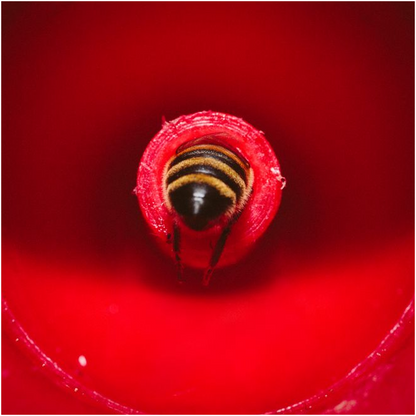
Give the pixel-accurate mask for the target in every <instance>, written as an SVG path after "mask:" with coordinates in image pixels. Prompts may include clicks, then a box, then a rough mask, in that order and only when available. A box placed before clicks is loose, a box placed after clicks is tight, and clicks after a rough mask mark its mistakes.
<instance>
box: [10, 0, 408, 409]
mask: <svg viewBox="0 0 416 416" xmlns="http://www.w3.org/2000/svg"><path fill="white" fill-rule="evenodd" d="M2 10H3V31H2V37H3V43H2V58H3V79H2V88H3V102H2V104H3V113H2V120H3V126H2V127H3V145H2V146H3V147H2V151H3V181H2V185H3V235H2V237H3V249H2V251H3V264H2V268H3V281H2V286H3V287H2V289H3V296H4V298H5V299H6V300H7V302H8V307H9V308H10V310H11V311H12V312H13V314H14V316H15V318H16V319H17V321H18V322H20V324H21V325H22V327H23V328H24V330H25V331H26V332H27V334H28V335H29V336H30V337H31V339H33V341H34V342H35V343H36V345H37V346H38V347H39V348H40V351H41V352H42V353H45V354H46V355H47V356H48V357H50V358H51V362H50V363H56V364H57V365H58V366H59V368H61V369H62V370H63V371H65V374H67V375H68V376H71V377H72V378H71V380H74V382H76V383H78V384H77V385H79V386H80V390H78V392H82V393H83V394H84V393H85V392H92V391H97V392H98V393H99V394H100V395H101V396H100V397H104V398H109V399H111V400H114V401H115V402H118V403H120V404H122V405H124V406H129V407H131V408H133V409H138V410H141V411H145V412H151V413H165V412H169V413H176V412H191V413H192V412H196V413H204V412H213V413H216V412H219V413H230V412H232V413H239V412H242V413H250V412H254V413H260V412H266V411H274V410H276V409H280V408H286V407H287V406H290V405H293V404H295V403H297V402H299V401H302V400H305V399H308V398H311V397H313V396H314V395H316V394H319V393H320V392H321V391H322V389H327V388H330V387H331V386H332V385H333V384H334V383H336V382H340V381H342V380H343V379H344V378H345V376H346V375H347V374H348V373H349V372H350V370H351V369H352V368H354V367H355V366H357V365H359V364H360V363H362V362H363V360H365V359H366V357H367V356H368V355H369V354H370V353H371V352H372V351H374V350H375V349H376V348H378V346H379V345H380V342H381V341H382V340H383V339H384V338H385V336H386V335H387V334H388V333H389V331H390V329H391V328H392V327H393V326H394V325H395V324H396V323H397V321H398V320H399V318H400V317H401V316H402V314H403V311H404V310H405V308H406V307H407V305H408V304H409V302H410V301H411V299H412V297H413V292H414V285H413V275H414V267H413V266H414V263H413V257H414V243H413V235H414V233H413V225H414V222H413V215H414V204H413V201H414V192H413V189H414V180H413V173H414V163H413V157H414V145H413V115H414V108H413V46H414V45H413V39H414V37H413V4H411V3H270V4H269V3H268V4H264V3H261V4H251V3H249V4H227V3H225V4H219V3H211V4H171V3H169V4H156V3H155V4H150V3H105V4H104V3H101V4H97V3H3V4H2ZM208 109H212V110H215V111H220V112H224V113H229V114H234V115H236V116H239V117H241V118H243V119H245V120H247V121H248V122H249V123H251V124H253V125H254V126H256V127H258V128H259V129H261V130H263V131H264V132H265V134H266V137H267V138H268V140H269V141H270V143H271V145H272V147H273V148H274V150H275V151H276V154H278V155H279V160H280V162H281V165H282V170H283V172H284V175H285V177H286V178H287V180H288V186H287V188H286V189H285V193H284V198H283V199H282V205H281V207H280V210H279V214H278V216H277V217H276V219H275V221H273V223H272V224H271V226H270V228H269V229H268V231H267V232H266V233H265V235H264V236H263V238H262V239H261V240H260V241H259V243H258V245H257V246H256V247H255V249H254V250H253V252H252V253H251V254H250V255H249V256H247V257H246V258H245V259H244V260H243V261H241V262H240V263H238V264H237V265H235V266H231V267H227V268H224V269H221V270H218V271H217V272H216V275H215V279H213V280H212V282H211V284H210V286H209V287H208V288H201V287H200V284H199V279H198V278H197V277H195V283H193V279H190V283H188V285H186V286H184V287H177V285H176V279H175V271H174V265H172V263H171V261H170V259H168V258H166V257H165V256H164V255H163V254H161V252H160V250H159V248H158V247H157V246H156V245H155V244H154V243H153V240H152V238H151V236H150V235H149V232H148V230H147V228H146V225H145V223H144V221H143V219H142V218H141V216H140V213H139V209H138V207H137V201H136V198H135V196H134V195H132V190H133V188H134V187H135V176H136V169H137V165H138V162H139V159H140V157H141V155H142V153H143V151H144V149H145V147H146V145H147V144H148V142H149V140H150V139H151V137H153V136H154V135H155V133H156V132H157V131H158V130H159V129H160V125H161V116H162V115H164V116H165V117H166V119H167V120H171V119H173V118H175V117H178V116H180V115H181V114H190V113H194V112H197V111H202V110H208ZM198 277H199V273H198ZM5 317H6V322H7V325H4V329H5V331H6V335H5V336H4V345H5V346H6V347H4V348H3V360H2V366H3V386H2V388H3V396H2V401H3V403H2V405H3V408H2V411H3V413H17V412H19V411H24V412H26V413H41V412H47V411H50V412H60V413H68V412H69V413H71V412H73V413H84V412H85V413H93V412H94V410H93V407H91V406H92V404H91V402H90V401H89V399H88V398H87V395H83V396H82V398H80V396H81V395H80V394H78V392H73V394H69V393H67V392H65V391H62V390H61V387H62V386H61V382H60V381H59V380H60V379H59V377H55V376H54V374H55V373H54V372H53V371H52V370H50V369H49V367H47V371H45V375H44V376H42V375H41V373H42V371H41V369H42V367H40V362H39V361H37V360H35V361H33V362H34V367H35V369H36V372H33V371H32V370H31V367H30V364H29V363H30V362H31V361H30V360H29V356H30V353H28V352H27V350H26V349H25V348H24V347H22V348H21V349H19V348H17V345H18V344H19V341H17V342H16V341H15V338H14V335H15V332H13V330H15V329H16V327H15V326H13V325H10V322H9V320H8V317H9V315H5ZM407 318H409V317H407ZM403 326H404V327H405V329H406V328H407V329H406V330H404V332H403V334H402V335H400V336H399V337H398V339H397V340H396V341H395V342H393V343H392V344H389V348H388V351H387V352H386V353H385V354H384V352H383V354H382V356H381V358H379V359H378V358H377V359H376V361H375V362H374V365H373V367H372V368H371V369H368V371H367V372H364V373H363V374H362V376H361V378H360V380H361V381H359V380H356V381H354V383H353V384H352V385H351V384H349V385H345V386H344V387H343V388H342V389H341V392H340V393H339V395H338V396H336V398H334V400H335V399H336V400H335V402H333V403H329V404H325V400H324V399H322V398H321V399H320V400H321V403H318V404H315V405H314V407H312V408H311V409H309V408H308V409H304V410H305V411H309V412H320V411H323V407H325V406H326V405H328V406H329V408H332V409H335V408H336V409H338V410H337V411H340V412H344V413H345V412H346V413H353V412H354V411H355V410H354V409H356V410H357V409H358V410H357V412H360V410H361V411H363V412H366V413H372V412H373V413H381V412H384V411H386V412H389V413H411V412H413V411H414V406H413V389H412V383H413V364H412V357H413V346H412V344H411V343H410V342H409V341H406V340H408V339H409V338H407V335H406V336H405V333H407V331H411V330H412V323H411V320H410V318H409V319H406V322H405V323H403ZM13 328H14V329H13ZM410 337H411V335H410ZM15 344H17V345H16V346H13V345H15ZM30 351H31V352H32V353H33V348H32V349H31V350H30ZM81 355H83V356H85V358H86V360H87V365H86V366H85V367H82V368H80V364H79V361H78V358H79V356H81ZM16 357H19V359H17V358H16ZM37 357H38V358H39V356H38V355H37ZM394 357H396V358H394ZM391 360H392V361H391ZM48 363H49V362H48ZM400 363H401V364H400ZM48 365H49V364H48ZM386 366H387V367H388V368H389V371H387V370H386V371H381V369H379V370H380V372H377V374H378V377H379V378H381V379H382V380H384V381H380V384H378V383H376V382H375V381H374V380H373V379H372V378H371V377H373V375H372V374H373V373H372V372H373V371H378V370H377V368H379V367H380V368H381V367H383V368H384V367H386ZM387 374H389V375H387ZM368 377H370V378H368ZM362 380H366V381H367V382H368V383H369V384H366V386H367V387H366V388H365V389H364V392H361V393H362V394H361V393H359V392H357V388H358V387H357V386H358V385H359V384H360V383H361V382H362ZM371 380H373V381H374V383H373V382H371ZM71 383H72V381H71ZM397 386H399V388H397ZM409 386H410V387H409ZM24 387H27V388H25V389H24V391H25V394H24V395H23V396H24V397H23V396H22V389H23V388H24ZM81 387H82V388H81ZM77 388H78V387H77ZM377 388H379V390H377ZM66 390H68V388H66ZM371 391H373V392H374V394H372V393H371ZM365 394H367V396H366V395H365ZM351 395H352V399H351ZM63 397H65V398H63ZM346 398H348V399H346ZM83 400H86V401H85V402H84V401H83ZM345 400H346V404H345V403H344V401H345ZM351 400H352V401H351ZM354 402H355V404H354V405H352V403H354ZM342 403H344V405H341V404H342ZM339 405H341V407H338V408H337V406H339ZM95 406H96V407H95V408H96V409H97V410H96V412H97V413H101V412H103V408H102V407H101V406H98V405H95ZM320 406H321V407H320ZM360 406H361V407H360ZM48 409H49V410H48ZM287 410H288V409H287Z"/></svg>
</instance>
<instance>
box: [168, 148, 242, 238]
mask: <svg viewBox="0 0 416 416" xmlns="http://www.w3.org/2000/svg"><path fill="white" fill-rule="evenodd" d="M249 169H250V168H249V167H248V166H247V165H246V164H244V162H243V161H241V160H240V159H239V158H238V156H237V155H235V154H234V153H232V152H231V151H229V150H228V149H225V148H223V147H221V146H216V145H211V144H202V145H196V146H192V147H189V148H187V149H186V150H184V151H183V152H180V153H179V154H178V155H177V156H176V157H175V158H174V159H173V160H172V161H171V162H170V164H169V165H168V168H167V172H166V176H165V184H166V188H167V189H166V190H167V196H168V198H169V201H170V203H171V205H172V207H173V208H174V210H175V211H176V212H177V213H178V214H179V215H180V216H181V217H182V218H183V219H184V221H185V223H186V224H187V225H188V226H189V227H190V228H193V229H195V230H202V229H204V228H205V227H206V226H207V225H208V223H209V222H210V221H212V220H215V219H216V218H218V217H220V216H221V215H222V214H225V213H226V212H227V211H228V212H229V213H230V215H231V214H232V213H233V212H235V211H236V209H237V206H239V205H238V204H239V203H240V201H242V203H244V201H245V198H246V197H247V194H248V189H249V186H250V185H248V182H249ZM240 206H241V205H240Z"/></svg>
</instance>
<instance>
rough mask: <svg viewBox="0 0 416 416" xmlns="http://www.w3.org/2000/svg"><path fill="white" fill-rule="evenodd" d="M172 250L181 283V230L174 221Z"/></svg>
mask: <svg viewBox="0 0 416 416" xmlns="http://www.w3.org/2000/svg"><path fill="white" fill-rule="evenodd" d="M173 252H174V254H175V262H176V268H177V271H178V282H179V283H183V281H184V279H183V266H182V261H181V255H180V254H181V232H180V228H179V226H178V224H177V223H176V221H174V222H173Z"/></svg>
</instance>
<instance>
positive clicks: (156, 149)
mask: <svg viewBox="0 0 416 416" xmlns="http://www.w3.org/2000/svg"><path fill="white" fill-rule="evenodd" d="M217 133H220V134H222V135H226V137H227V139H226V141H225V143H224V145H225V146H230V147H231V148H232V149H234V151H235V152H238V154H239V155H241V156H242V157H243V158H244V159H245V160H249V161H250V162H249V163H250V167H251V169H252V172H253V177H254V181H253V188H252V193H251V196H250V197H249V199H248V201H247V203H246V205H245V206H244V209H243V211H242V214H241V217H240V218H239V220H238V221H237V222H236V223H235V224H234V226H233V227H232V231H231V235H230V236H229V237H228V239H227V242H226V245H225V248H224V252H223V253H222V255H221V258H220V260H219V263H218V267H221V266H222V265H230V264H234V263H236V262H237V261H238V260H240V259H241V258H242V257H244V255H246V254H247V253H248V251H249V250H250V249H251V248H252V246H253V245H254V243H255V242H256V241H257V240H258V239H259V238H260V237H261V236H262V235H263V233H264V232H265V231H266V229H267V227H268V226H269V225H270V222H271V221H272V220H273V218H274V215H275V214H276V211H277V209H278V208H279V205H280V200H281V197H282V189H283V188H284V186H285V178H284V177H282V174H281V170H280V166H279V162H278V160H277V159H276V155H275V154H274V152H273V149H272V148H271V147H270V145H269V143H268V142H267V140H266V139H265V137H264V135H263V134H262V133H261V132H260V131H258V130H256V129H255V128H254V127H253V126H250V125H249V124H248V123H246V122H245V121H244V120H242V119H239V118H237V117H234V116H230V115H227V114H222V113H214V112H200V113H196V114H190V115H187V116H182V117H179V118H178V119H176V120H173V121H170V122H169V123H166V124H165V125H164V126H163V128H162V130H161V131H160V132H159V133H158V134H157V135H156V136H155V137H154V138H153V139H152V140H151V142H150V143H149V145H148V146H147V148H146V150H145V152H144V154H143V157H142V159H141V161H140V165H139V172H138V175H137V187H136V189H135V193H136V194H137V197H138V200H139V203H140V208H141V210H142V212H143V215H144V217H145V219H146V221H147V223H148V225H149V227H150V228H151V230H152V233H153V235H154V236H155V237H157V238H158V241H159V243H160V245H161V247H162V249H163V250H164V251H165V252H167V253H168V254H169V255H171V256H173V250H172V245H169V244H167V241H168V234H170V235H172V232H173V225H172V219H173V214H172V212H170V211H169V209H168V208H167V206H166V201H165V196H164V193H165V192H166V191H165V184H164V183H163V181H164V171H165V167H166V165H167V164H168V163H169V160H170V159H171V158H172V156H173V155H174V154H175V152H176V150H177V149H178V148H179V147H180V146H181V145H183V144H185V143H189V142H190V141H192V140H193V139H195V138H199V137H204V136H207V135H211V134H217ZM222 140H223V141H224V138H223V139H222ZM225 226H226V221H222V222H221V221H219V222H218V223H217V224H215V225H214V226H213V227H210V228H209V229H207V230H204V231H198V232H195V231H192V230H190V229H189V228H188V227H186V226H185V225H182V226H181V227H180V228H181V231H180V233H181V243H180V244H181V261H182V262H183V264H186V265H190V266H193V267H199V268H207V267H208V264H209V261H210V257H211V253H212V247H213V246H215V243H216V241H217V240H218V239H219V237H220V235H221V232H222V230H223V229H224V227H225ZM173 257H174V256H173Z"/></svg>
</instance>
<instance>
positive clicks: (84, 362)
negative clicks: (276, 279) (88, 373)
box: [78, 355, 87, 367]
mask: <svg viewBox="0 0 416 416" xmlns="http://www.w3.org/2000/svg"><path fill="white" fill-rule="evenodd" d="M78 363H79V365H80V366H81V367H86V365H87V359H86V358H85V356H83V355H80V356H79V357H78Z"/></svg>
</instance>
